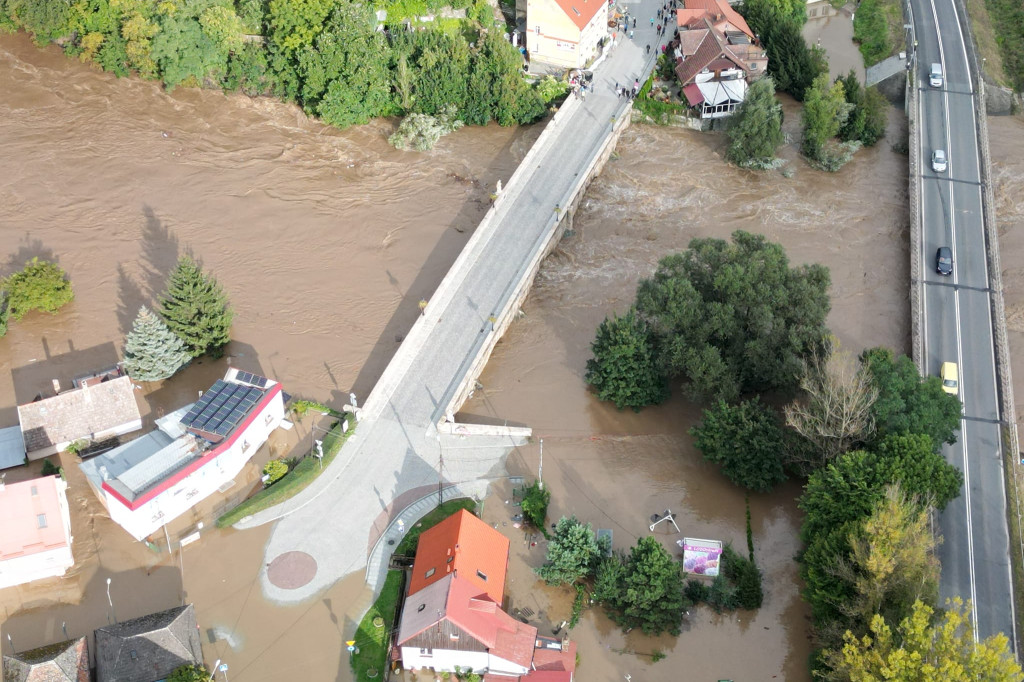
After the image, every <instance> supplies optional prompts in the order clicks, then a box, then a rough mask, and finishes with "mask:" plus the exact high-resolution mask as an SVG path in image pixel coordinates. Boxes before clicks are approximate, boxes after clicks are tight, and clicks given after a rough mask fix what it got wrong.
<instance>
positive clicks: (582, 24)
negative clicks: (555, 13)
mask: <svg viewBox="0 0 1024 682" xmlns="http://www.w3.org/2000/svg"><path fill="white" fill-rule="evenodd" d="M555 2H557V3H558V6H559V7H561V8H562V11H563V12H565V14H566V16H568V17H569V18H570V19H572V23H574V24H576V28H578V29H579V30H581V31H582V30H583V29H584V28H586V26H587V24H589V23H590V20H591V19H593V18H594V15H595V14H597V13H598V12H599V11H601V10H602V9H605V8H607V7H608V4H607V3H606V2H605V1H604V0H555Z"/></svg>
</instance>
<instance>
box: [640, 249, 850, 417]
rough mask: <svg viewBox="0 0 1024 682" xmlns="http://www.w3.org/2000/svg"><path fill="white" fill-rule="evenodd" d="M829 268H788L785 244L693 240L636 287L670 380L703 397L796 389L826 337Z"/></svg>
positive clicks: (641, 313)
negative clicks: (681, 381)
mask: <svg viewBox="0 0 1024 682" xmlns="http://www.w3.org/2000/svg"><path fill="white" fill-rule="evenodd" d="M829 283H830V279H829V272H828V269H827V268H825V267H823V266H821V265H802V266H799V267H793V268H791V267H790V266H789V259H788V258H787V257H786V253H785V251H784V250H783V248H782V247H781V246H780V245H779V244H775V243H772V242H769V241H768V240H767V239H766V238H765V237H764V236H761V235H754V234H750V233H748V232H743V231H741V230H740V231H736V232H734V233H733V235H732V242H731V243H730V242H726V241H724V240H721V239H694V240H692V241H691V242H690V245H689V248H688V249H687V250H686V251H685V252H683V253H679V254H674V255H671V256H668V257H666V258H663V259H662V260H661V262H660V263H659V264H658V269H657V271H656V272H655V273H654V276H653V277H651V278H649V279H645V280H642V281H641V282H640V285H639V287H638V289H637V304H636V305H637V310H638V311H639V314H640V318H641V319H643V320H645V321H646V322H647V323H648V325H649V328H650V330H651V333H652V335H653V338H654V346H655V349H656V351H657V356H658V361H659V364H660V366H661V367H662V368H663V370H664V372H665V373H666V374H668V375H670V376H675V377H681V378H683V379H684V380H686V381H687V382H688V386H687V388H688V391H689V392H690V394H691V395H692V396H695V397H700V398H718V399H722V400H735V399H736V398H738V396H739V395H740V394H741V393H744V392H749V391H765V390H773V389H789V388H792V387H794V386H795V385H796V383H797V381H798V378H799V376H800V373H801V372H802V369H803V362H804V360H805V358H808V357H810V356H812V355H813V354H814V353H818V352H820V350H821V348H822V347H823V344H824V343H825V342H826V340H827V339H828V336H829V333H828V329H827V328H826V327H825V318H826V316H827V315H828V311H829V308H830V302H829V298H828V287H829Z"/></svg>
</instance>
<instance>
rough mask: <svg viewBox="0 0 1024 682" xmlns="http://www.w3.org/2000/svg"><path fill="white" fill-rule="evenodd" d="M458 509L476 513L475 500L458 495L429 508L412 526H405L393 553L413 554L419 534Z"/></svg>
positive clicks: (414, 553)
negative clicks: (402, 535) (403, 534)
mask: <svg viewBox="0 0 1024 682" xmlns="http://www.w3.org/2000/svg"><path fill="white" fill-rule="evenodd" d="M460 509H465V510H466V511H468V512H469V513H470V514H473V515H476V502H474V501H473V500H472V499H470V498H468V497H459V498H456V499H454V500H448V501H447V502H444V503H443V504H441V505H440V506H439V507H435V508H434V509H432V510H430V511H429V512H427V514H426V515H425V516H424V517H423V518H422V519H420V520H419V521H417V522H416V523H415V524H413V526H412V528H406V530H405V537H403V538H402V541H401V542H399V543H398V546H397V547H395V552H394V553H395V554H396V555H397V556H407V557H412V556H415V555H416V548H417V547H418V546H419V541H420V535H422V534H423V533H424V532H426V531H428V530H430V529H431V528H433V527H434V526H436V525H437V524H439V523H441V522H442V521H444V520H445V519H447V518H448V517H449V516H451V515H452V514H455V513H457V512H458V511H459V510H460Z"/></svg>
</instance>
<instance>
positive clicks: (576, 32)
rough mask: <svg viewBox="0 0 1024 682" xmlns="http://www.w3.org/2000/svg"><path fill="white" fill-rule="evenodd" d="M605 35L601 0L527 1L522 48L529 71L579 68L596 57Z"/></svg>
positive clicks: (604, 9) (605, 9) (605, 13)
mask: <svg viewBox="0 0 1024 682" xmlns="http://www.w3.org/2000/svg"><path fill="white" fill-rule="evenodd" d="M607 35H608V3H607V2H605V0H527V1H526V49H527V51H528V52H529V54H530V71H531V72H534V73H541V72H544V71H561V70H563V69H582V68H586V67H587V66H589V65H590V64H591V63H592V62H593V61H594V59H596V58H597V56H598V53H599V50H600V45H599V43H600V42H601V40H602V39H603V38H604V37H605V36H607Z"/></svg>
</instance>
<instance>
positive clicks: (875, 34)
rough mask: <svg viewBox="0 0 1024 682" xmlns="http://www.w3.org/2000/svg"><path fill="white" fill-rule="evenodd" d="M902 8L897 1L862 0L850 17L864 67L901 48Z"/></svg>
mask: <svg viewBox="0 0 1024 682" xmlns="http://www.w3.org/2000/svg"><path fill="white" fill-rule="evenodd" d="M903 36H904V31H903V11H902V9H901V7H900V3H899V2H896V0H861V2H860V4H859V5H858V6H857V13H856V14H855V15H854V17H853V40H854V42H856V43H858V44H859V45H860V54H861V56H862V57H863V58H864V66H874V65H875V64H877V63H878V62H880V61H882V60H883V59H886V58H888V57H891V56H893V55H894V54H896V53H897V52H899V51H900V50H901V49H903V48H904V37H903Z"/></svg>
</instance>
